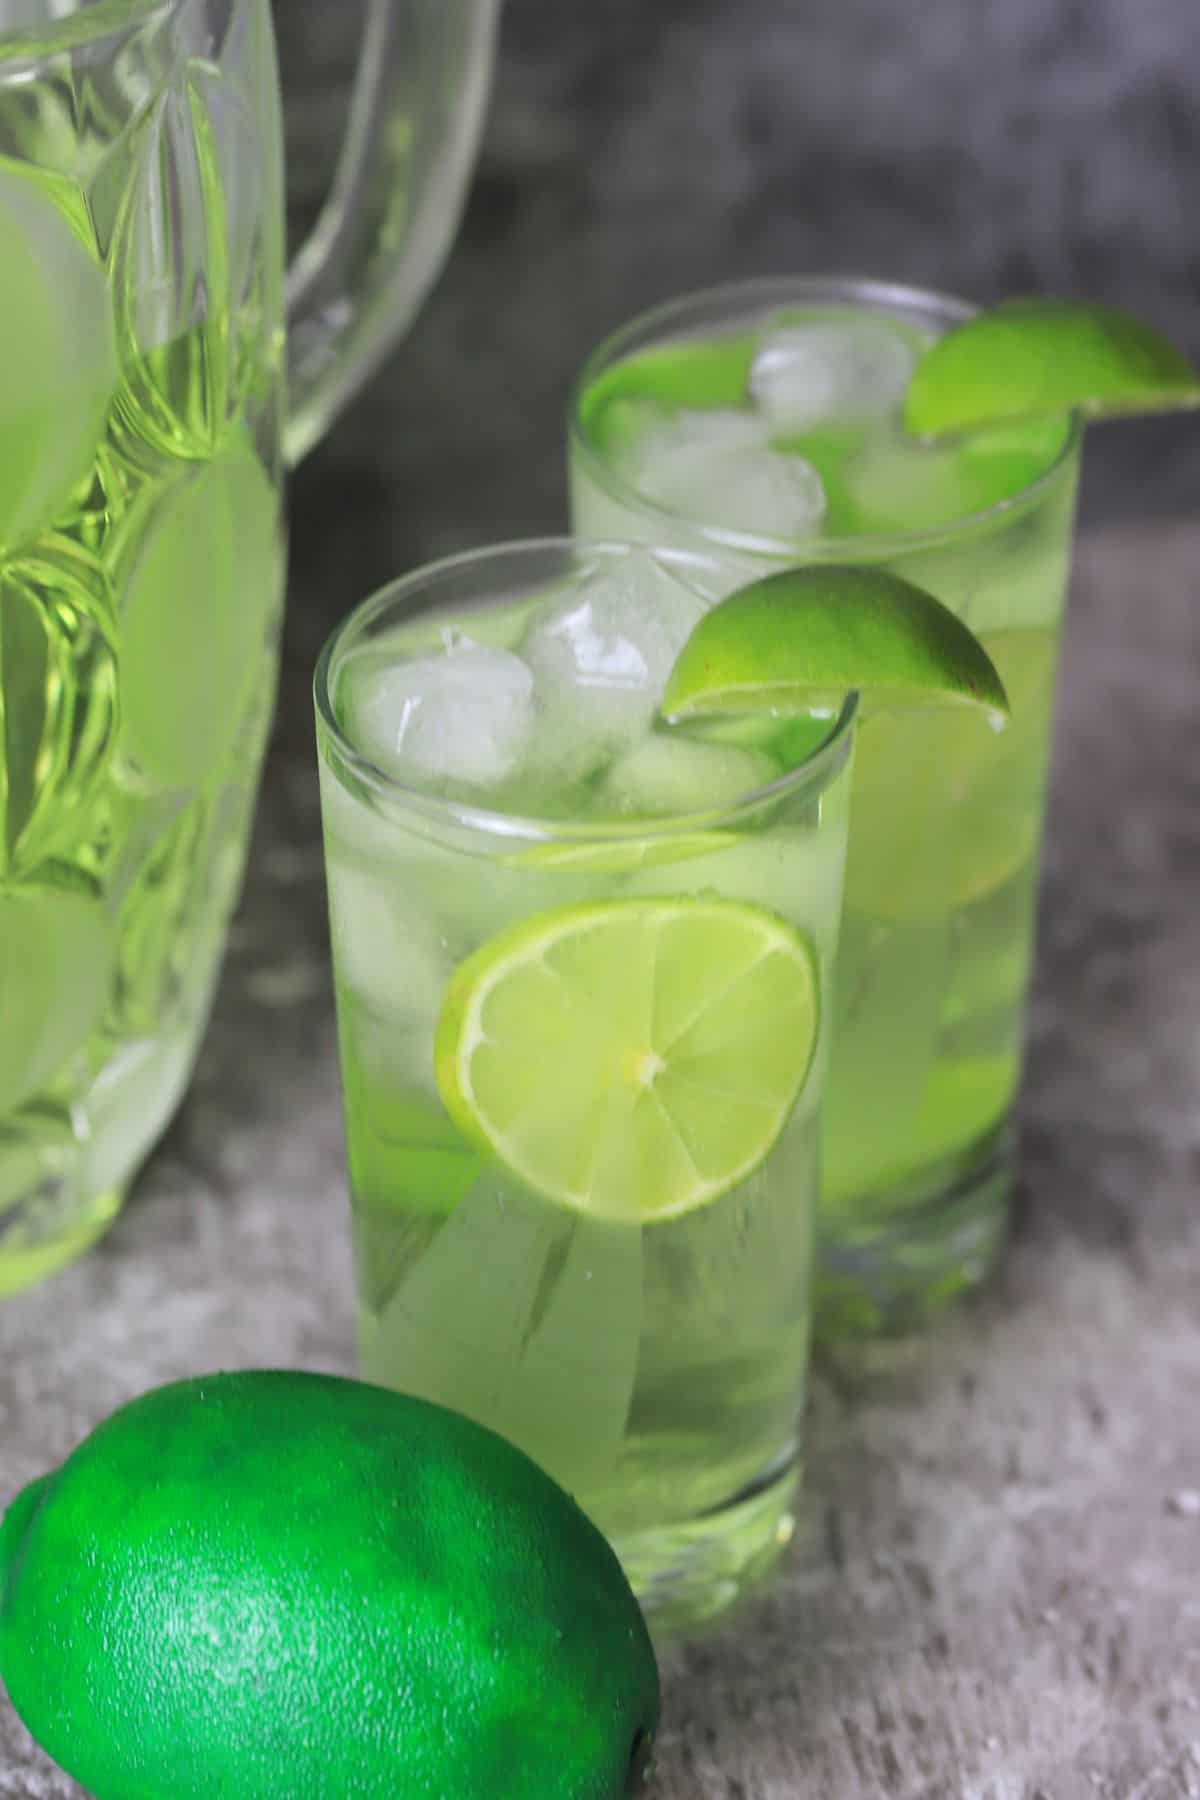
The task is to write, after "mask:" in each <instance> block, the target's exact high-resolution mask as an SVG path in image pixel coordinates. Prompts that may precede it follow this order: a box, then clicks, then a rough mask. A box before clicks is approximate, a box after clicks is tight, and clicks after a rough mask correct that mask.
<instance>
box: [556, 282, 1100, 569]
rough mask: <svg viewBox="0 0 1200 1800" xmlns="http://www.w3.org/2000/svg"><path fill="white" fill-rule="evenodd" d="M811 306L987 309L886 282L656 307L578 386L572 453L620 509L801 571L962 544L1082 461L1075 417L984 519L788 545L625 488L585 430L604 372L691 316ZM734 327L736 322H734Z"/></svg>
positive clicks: (762, 290) (611, 343)
mask: <svg viewBox="0 0 1200 1800" xmlns="http://www.w3.org/2000/svg"><path fill="white" fill-rule="evenodd" d="M805 299H808V300H811V301H812V302H814V303H817V302H821V301H823V302H825V303H827V304H837V303H838V302H843V303H844V302H849V301H859V302H864V301H865V302H868V303H870V304H872V305H876V306H879V307H880V308H886V307H888V306H891V307H892V308H894V309H896V308H903V307H907V308H909V309H911V310H918V309H919V310H922V311H925V312H939V313H942V314H943V315H945V316H948V317H950V318H951V319H953V320H956V321H963V320H966V319H970V318H973V317H974V316H975V314H976V313H978V312H979V311H980V310H981V309H980V308H979V307H978V306H976V305H974V304H973V303H972V302H971V301H969V300H964V299H961V298H960V297H959V296H957V295H954V294H946V293H942V292H940V291H939V290H938V289H936V288H923V287H916V286H913V285H910V284H908V283H906V282H899V281H886V280H882V279H879V278H877V277H875V276H870V275H837V274H820V275H756V276H752V277H750V278H749V279H746V280H742V281H729V282H718V283H716V284H715V285H714V286H711V287H703V288H695V289H693V290H692V291H691V292H689V293H686V294H676V295H675V296H674V297H673V298H672V299H669V300H662V301H659V303H658V304H657V305H656V306H651V307H648V308H647V309H646V310H645V311H644V312H640V313H637V314H635V316H634V317H633V318H631V319H626V320H625V321H624V323H623V324H621V325H619V326H618V327H617V328H616V330H615V331H611V332H609V333H608V334H607V336H605V337H603V338H602V339H601V340H600V342H599V343H598V344H596V345H595V346H594V348H593V349H592V350H591V351H589V353H588V355H587V356H586V357H585V358H584V361H583V363H582V364H581V366H580V368H579V370H578V372H577V373H576V375H575V378H574V381H573V382H572V384H571V391H570V394H569V396H568V401H567V436H568V443H569V448H570V450H571V451H572V452H575V451H577V452H578V453H579V456H580V459H581V461H582V462H583V463H584V465H585V466H586V468H587V470H588V472H589V474H591V475H592V476H593V477H594V478H595V479H596V481H597V482H598V484H599V485H600V486H601V487H602V488H604V490H605V492H606V493H607V494H608V495H609V497H610V498H613V499H615V500H617V501H618V502H619V503H620V504H622V505H632V506H634V507H636V509H637V511H638V512H639V513H640V514H641V515H642V516H643V517H646V518H650V519H654V520H662V521H663V525H664V529H665V530H671V531H674V532H675V533H676V534H678V533H679V532H680V531H681V530H687V531H689V532H690V533H691V534H692V535H693V536H694V537H695V538H696V539H697V540H698V541H700V542H703V543H705V544H712V545H714V546H716V547H718V548H719V549H720V550H722V551H724V552H725V553H726V554H735V555H742V556H757V557H758V558H759V559H760V560H761V561H763V562H768V561H771V562H777V561H779V560H781V559H789V560H790V561H792V562H799V561H804V560H812V558H813V557H819V559H820V560H821V561H837V560H838V557H839V556H840V555H844V556H846V557H847V558H848V559H851V560H855V561H861V560H863V558H864V557H867V558H874V559H879V558H880V557H883V556H888V557H890V556H894V555H904V554H906V553H908V552H910V551H915V550H922V549H929V548H932V547H933V546H935V545H938V544H944V543H947V542H953V541H956V540H958V539H959V538H962V537H966V536H969V535H972V534H973V533H975V532H977V531H979V530H980V529H982V528H986V527H987V526H989V525H991V524H993V523H994V522H996V521H998V520H1001V519H1004V518H1006V517H1007V516H1008V515H1009V514H1011V513H1015V512H1019V511H1024V510H1025V509H1026V508H1027V507H1029V506H1030V505H1032V504H1033V503H1034V502H1035V501H1036V500H1037V499H1039V498H1040V497H1041V495H1042V494H1043V492H1045V491H1047V490H1049V488H1051V487H1052V486H1053V484H1054V483H1055V482H1056V481H1057V480H1058V478H1059V477H1060V476H1061V474H1062V471H1063V469H1064V468H1065V467H1066V466H1067V465H1068V464H1069V463H1070V462H1071V460H1072V459H1073V458H1074V457H1075V456H1076V455H1077V453H1078V449H1079V445H1080V443H1081V441H1082V436H1083V421H1082V419H1081V417H1080V414H1079V413H1078V412H1077V411H1076V412H1071V413H1069V414H1068V415H1067V431H1066V433H1065V436H1064V438H1063V442H1062V444H1061V446H1060V448H1059V449H1058V451H1057V452H1056V454H1055V456H1054V458H1053V459H1052V461H1051V462H1049V463H1048V464H1047V465H1046V467H1045V468H1044V469H1043V470H1042V471H1041V473H1040V474H1039V475H1037V476H1036V477H1035V478H1034V480H1033V481H1030V482H1027V483H1026V484H1025V486H1024V487H1021V488H1018V489H1016V490H1015V492H1013V493H1011V494H1005V495H1004V496H1003V497H1002V498H1001V499H999V500H994V501H993V502H992V504H991V505H990V506H985V507H980V508H979V509H978V510H977V511H975V512H969V513H960V514H958V515H956V517H954V518H953V519H950V520H947V521H946V522H945V523H944V524H940V525H926V526H922V527H920V529H918V530H915V531H886V532H861V531H860V532H852V533H851V532H847V533H842V534H840V535H832V534H830V535H824V534H817V535H816V536H814V537H812V538H811V539H806V540H797V541H792V542H789V540H788V539H786V538H771V537H764V536H760V535H759V534H758V533H754V532H739V531H733V530H728V529H724V530H723V529H722V528H720V527H715V528H714V527H711V526H708V525H705V524H704V523H703V521H700V520H694V519H689V518H688V517H687V515H686V514H685V513H680V512H673V511H672V510H671V508H670V507H667V506H663V505H661V504H659V502H657V501H655V500H653V499H651V498H650V496H649V495H648V494H645V493H643V492H642V490H641V489H640V488H638V487H636V486H635V485H634V484H633V483H632V482H630V481H626V480H625V479H624V478H623V477H622V476H621V475H620V473H619V472H618V470H617V468H616V466H615V464H614V463H613V461H612V460H611V458H609V457H606V456H605V455H604V454H603V453H602V452H601V451H600V450H599V448H598V447H597V446H596V444H595V442H594V441H593V440H592V438H591V437H590V436H589V435H588V432H587V430H586V429H585V427H584V423H583V408H582V403H583V396H584V394H585V393H586V392H587V390H588V387H589V386H590V385H591V383H592V382H593V381H594V380H595V379H596V377H597V376H598V375H600V374H601V373H602V372H603V371H604V370H606V369H611V368H614V367H615V366H616V364H617V363H618V362H619V361H620V360H621V358H622V356H623V354H624V353H625V352H626V351H627V350H628V349H630V348H631V347H632V345H633V344H634V342H636V343H637V344H638V346H639V347H640V348H643V349H644V348H649V347H651V346H652V345H653V344H655V343H657V342H660V341H665V340H663V339H660V337H659V335H658V334H659V331H660V329H661V328H663V327H666V326H669V325H671V324H679V325H685V324H686V323H687V322H688V320H689V319H690V317H691V316H692V315H694V314H696V313H699V312H703V311H704V310H705V309H707V308H708V307H715V306H721V305H727V306H728V308H729V311H730V313H731V315H736V313H737V312H738V311H739V310H742V311H749V310H751V309H752V308H754V307H756V306H765V305H772V304H773V305H776V306H784V305H787V304H788V303H789V301H792V302H794V301H797V300H805ZM731 322H735V319H733V320H731ZM647 334H649V335H647Z"/></svg>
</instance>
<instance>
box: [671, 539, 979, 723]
mask: <svg viewBox="0 0 1200 1800" xmlns="http://www.w3.org/2000/svg"><path fill="white" fill-rule="evenodd" d="M856 691H865V692H868V693H871V692H886V693H910V694H922V695H929V696H931V697H936V698H938V699H941V700H946V701H950V702H960V703H962V702H968V703H972V704H975V705H979V706H985V707H988V708H990V709H991V710H992V711H993V712H997V713H1001V714H1004V715H1007V713H1008V710H1009V707H1008V697H1007V695H1006V694H1005V691H1004V684H1003V682H1002V681H1001V679H1000V676H999V674H998V672H997V670H996V667H995V665H994V664H993V662H992V661H991V659H990V657H989V656H988V654H987V652H986V651H985V650H984V649H983V647H982V645H981V644H980V643H979V642H978V640H977V639H976V638H975V637H974V636H973V635H972V633H971V632H970V631H969V630H968V628H967V627H966V626H965V625H964V624H963V623H962V621H961V619H959V618H957V617H956V616H955V614H954V613H952V612H951V611H950V609H949V608H948V607H946V606H943V605H942V603H941V602H940V601H939V600H936V599H935V598H934V596H933V595H932V594H930V593H927V592H926V590H925V589H924V588H920V587H917V586H916V584H915V583H913V582H911V581H906V580H905V579H904V578H903V577H902V576H900V575H896V574H893V573H892V572H891V571H890V570H887V569H878V568H863V567H846V566H842V565H838V564H832V563H810V564H806V565H804V566H803V567H800V568H795V569H782V570H779V571H778V572H776V573H774V574H771V575H767V576H764V577H763V578H762V579H761V580H758V581H754V582H751V583H750V584H749V585H748V586H746V587H743V588H739V589H738V590H737V591H736V592H735V593H733V594H730V595H729V596H728V597H727V598H726V599H725V600H723V601H721V603H720V604H719V605H718V606H715V607H713V608H712V610H711V611H710V612H707V613H706V614H705V615H704V617H703V618H702V619H701V620H700V621H699V623H698V624H697V625H696V627H695V629H694V630H693V632H692V634H691V636H690V637H689V638H688V640H687V642H686V644H685V645H684V647H683V649H682V650H681V651H680V653H679V656H678V658H677V659H676V662H675V665H674V667H673V668H672V670H671V673H670V676H669V677H668V679H667V685H666V690H665V692H664V694H663V701H662V711H663V714H664V716H665V717H666V718H667V719H669V720H671V721H672V722H674V723H678V722H679V721H681V720H684V719H689V718H694V717H696V716H698V715H704V714H713V713H747V712H768V713H773V714H777V715H782V714H786V713H808V712H811V711H812V710H813V708H814V706H816V705H817V704H828V702H829V699H830V697H831V696H836V695H841V694H846V693H851V692H856Z"/></svg>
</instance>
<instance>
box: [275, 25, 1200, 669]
mask: <svg viewBox="0 0 1200 1800" xmlns="http://www.w3.org/2000/svg"><path fill="white" fill-rule="evenodd" d="M275 13H276V20H277V26H278V31H279V39H280V54H281V59H282V62H283V69H284V80H285V91H286V93H287V135H288V167H289V183H290V191H289V208H290V225H291V230H292V234H293V237H294V238H297V239H298V238H299V236H300V235H301V234H302V232H303V231H304V230H305V229H306V228H307V226H308V225H309V224H310V223H311V221H312V219H313V217H314V216H315V213H316V210H317V207H318V205H319V203H320V200H321V197H322V194H323V192H324V189H325V185H326V183H327V180H328V176H329V172H330V169H331V166H332V160H333V154H334V148H335V146H336V142H337V138H338V134H339V132H340V128H341V123H342V118H343V109H344V104H345V96H346V92H347V89H348V86H349V82H350V78H351V75H352V70H353V58H354V52H355V39H356V35H357V26H358V22H359V19H360V17H361V6H360V5H359V4H358V3H357V0H355V3H353V4H352V3H350V0H343V3H342V4H339V5H337V6H330V5H328V4H326V3H324V0H275ZM822 269H827V270H835V271H842V272H861V273H869V274H877V275H883V276H892V277H897V278H901V279H905V280H910V281H914V282H918V283H925V284H928V285H932V286H938V287H945V288H949V289H953V290H957V291H959V292H961V293H963V294H965V295H967V296H969V297H971V298H973V299H976V300H980V301H987V300H989V299H992V298H996V297H999V296H1001V295H1004V294H1010V293H1016V292H1022V291H1041V292H1056V293H1066V294H1078V295H1085V296H1088V297H1091V298H1095V299H1103V300H1107V301H1112V302H1116V303H1123V304H1125V305H1128V306H1130V307H1133V308H1136V309H1137V310H1138V311H1140V312H1142V313H1144V314H1145V315H1146V317H1147V318H1148V319H1151V320H1153V321H1155V322H1156V323H1158V324H1159V325H1160V326H1162V327H1164V328H1165V329H1167V330H1168V331H1170V332H1171V333H1173V334H1174V336H1175V337H1176V339H1177V340H1178V341H1179V343H1180V344H1181V345H1182V346H1183V347H1184V348H1186V349H1188V350H1189V351H1190V352H1191V353H1192V354H1193V355H1194V356H1196V357H1198V358H1200V0H918V3H917V4H914V5H911V6H904V5H897V4H896V0H836V4H827V5H817V6H813V5H811V4H800V3H799V0H587V3H585V0H507V3H506V6H505V12H504V20H503V27H502V40H501V57H500V67H499V70H498V74H497V79H496V86H495V91H494V96H493V100H492V106H491V112H490V116H489V123H488V129H487V135H486V140H485V143H484V148H483V155H482V160H481V163H480V167H479V170H478V174H477V177H476V180H475V183H474V187H473V191H472V197H471V201H470V204H469V208H468V212H467V217H466V220H465V222H464V226H463V230H462V233H461V236H460V238H459V241H458V245H457V248H456V250H455V252H454V255H453V258H452V260H451V262H450V265H449V266H448V268H447V270H446V273H445V275H444V276H443V278H442V280H441V282H440V284H439V286H438V288H437V289H436V290H435V292H434V295H433V297H432V299H431V301H430V302H429V304H428V306H427V307H426V310H425V312H424V315H423V316H422V318H421V319H420V321H419V322H418V324H417V326H416V328H415V329H414V330H413V331H412V333H411V334H410V336H409V337H408V339H407V341H406V342H405V343H404V344H403V345H402V346H401V348H400V349H399V350H398V351H397V352H396V353H395V354H394V355H393V357H392V358H391V360H390V361H389V363H388V365H387V367H386V369H385V371H384V372H383V374H382V376H381V378H380V379H378V380H377V381H375V382H373V383H372V385H371V387H370V389H369V391H368V392H367V393H366V394H364V395H361V396H360V397H359V398H358V400H357V402H356V403H355V405H354V406H353V407H352V408H351V410H350V412H349V413H348V414H347V416H346V417H345V419H344V420H343V421H342V422H341V423H340V424H339V426H338V427H337V428H336V429H335V431H334V432H333V434H332V435H331V437H330V438H329V439H328V440H327V441H326V443H325V444H324V445H322V446H321V448H320V449H319V450H318V451H317V452H316V453H315V454H314V455H313V456H312V457H311V458H310V460H309V462H308V463H307V464H306V465H305V467H304V468H303V469H302V470H301V471H300V473H299V475H298V477H297V479H296V481H295V483H294V486H293V500H294V506H293V514H294V524H293V545H294V558H293V570H294V579H293V601H292V612H291V621H292V623H291V639H292V642H291V646H290V648H291V652H292V655H294V656H297V657H299V658H301V659H304V658H307V659H309V660H311V656H312V654H313V653H314V652H315V650H316V648H317V646H318V643H319V640H320V638H321V637H322V636H323V634H324V630H325V629H326V627H327V626H328V625H329V624H330V623H331V622H332V621H333V620H334V619H335V618H336V617H337V616H339V615H340V614H341V613H342V612H344V611H345V610H346V608H347V606H348V605H349V604H350V603H351V602H352V601H353V600H355V599H357V598H359V597H361V596H362V595H363V594H364V593H365V592H366V591H367V590H368V589H369V588H370V587H372V586H374V585H376V584H377V583H378V582H379V581H381V580H383V579H385V578H387V577H388V576H389V575H391V574H394V573H396V572H398V571H399V570H400V569H402V568H405V567H410V566H411V565H412V564H413V563H414V562H416V561H419V560H422V559H424V558H426V557H428V556H429V555H431V554H436V553H440V552H443V551H446V550H449V549H454V548H457V547H460V546H463V545H468V544H472V543H481V542H483V541H485V540H486V539H488V538H496V537H512V536H517V535H521V534H523V533H527V532H537V531H544V530H553V529H555V528H556V527H558V526H559V525H560V523H561V522H562V519H563V516H564V508H565V487H564V479H563V451H562V414H563V406H564V400H565V396H566V393H567V389H568V385H569V382H570V380H571V377H572V374H573V372H574V370H575V369H576V367H577V366H578V364H579V362H580V360H581V358H582V357H583V356H584V354H585V353H586V352H587V350H588V349H589V348H590V347H591V346H592V344H593V343H594V342H595V341H596V340H597V339H598V338H599V337H600V336H602V335H603V334H605V333H607V332H608V331H609V330H610V329H611V328H612V327H614V326H615V325H617V324H619V323H620V322H621V321H622V320H623V319H625V318H627V317H628V316H629V315H630V314H632V313H634V312H636V311H638V310H640V309H642V308H643V307H645V306H647V305H649V304H652V303H653V302H655V301H658V300H661V299H664V298H667V297H669V296H670V295H672V294H674V293H676V292H678V291H680V290H682V289H685V288H688V287H692V286H695V285H697V284H702V283H708V282H713V281H717V280H724V279H730V278H733V277H739V276H748V275H755V274H766V273H775V272H785V271H816V270H822ZM1198 497H1200V417H1197V416H1192V417H1187V416H1185V417H1183V418H1176V419H1173V420H1167V421H1162V420H1159V421H1150V422H1139V423H1131V424H1123V425H1120V426H1108V427H1106V428H1104V429H1103V430H1100V431H1096V432H1094V433H1093V434H1092V436H1091V438H1090V440H1089V449H1088V455H1087V471H1086V477H1085V486H1084V512H1085V517H1086V519H1087V520H1088V521H1089V522H1096V523H1099V522H1101V521H1104V520H1111V519H1127V518H1130V517H1134V516H1146V515H1150V514H1153V515H1175V516H1184V515H1188V514H1190V515H1192V516H1195V515H1196V513H1197V503H1198Z"/></svg>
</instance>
